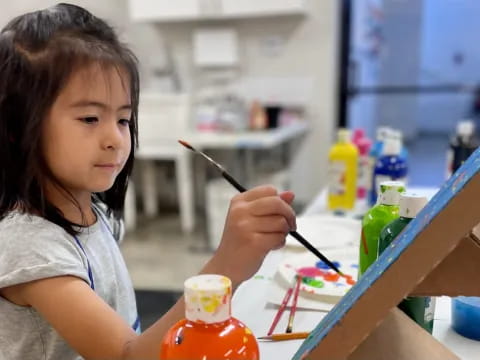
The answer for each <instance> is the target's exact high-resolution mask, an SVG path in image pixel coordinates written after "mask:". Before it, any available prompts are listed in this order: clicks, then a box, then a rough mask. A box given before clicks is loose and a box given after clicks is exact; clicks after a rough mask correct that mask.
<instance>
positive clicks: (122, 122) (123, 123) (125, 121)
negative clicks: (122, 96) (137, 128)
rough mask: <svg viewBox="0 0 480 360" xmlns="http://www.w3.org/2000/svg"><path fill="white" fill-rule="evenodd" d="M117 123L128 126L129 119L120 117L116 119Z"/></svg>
mask: <svg viewBox="0 0 480 360" xmlns="http://www.w3.org/2000/svg"><path fill="white" fill-rule="evenodd" d="M118 123H119V124H120V125H123V126H128V125H130V120H129V119H120V120H118Z"/></svg>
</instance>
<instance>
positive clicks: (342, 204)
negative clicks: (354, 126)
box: [328, 129, 358, 210]
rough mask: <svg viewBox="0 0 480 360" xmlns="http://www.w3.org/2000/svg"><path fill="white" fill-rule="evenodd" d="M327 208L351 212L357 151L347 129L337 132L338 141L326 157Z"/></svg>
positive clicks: (355, 184) (355, 189) (353, 198)
mask: <svg viewBox="0 0 480 360" xmlns="http://www.w3.org/2000/svg"><path fill="white" fill-rule="evenodd" d="M328 160H329V164H328V165H329V169H328V208H329V209H330V210H351V209H353V207H354V206H355V199H356V195H357V167H358V150H357V148H356V147H355V145H354V144H352V143H351V141H350V132H349V131H348V130H347V129H339V130H338V141H337V143H336V144H334V145H333V146H332V148H331V149H330V153H329V155H328Z"/></svg>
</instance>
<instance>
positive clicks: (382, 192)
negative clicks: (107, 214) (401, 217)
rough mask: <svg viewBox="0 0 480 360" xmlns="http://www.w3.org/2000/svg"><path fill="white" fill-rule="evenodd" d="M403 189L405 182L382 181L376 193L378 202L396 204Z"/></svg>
mask: <svg viewBox="0 0 480 360" xmlns="http://www.w3.org/2000/svg"><path fill="white" fill-rule="evenodd" d="M405 190H406V189H405V184H404V183H403V182H402V181H383V182H381V183H380V189H379V193H378V198H379V203H380V204H383V205H398V204H399V203H400V195H402V194H403V193H404V192H405Z"/></svg>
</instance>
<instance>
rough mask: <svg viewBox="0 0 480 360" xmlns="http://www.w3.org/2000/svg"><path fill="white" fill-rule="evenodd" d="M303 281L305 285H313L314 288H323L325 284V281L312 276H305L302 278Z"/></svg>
mask: <svg viewBox="0 0 480 360" xmlns="http://www.w3.org/2000/svg"><path fill="white" fill-rule="evenodd" d="M302 281H303V283H304V284H305V285H308V286H311V287H314V288H317V289H321V288H323V287H324V286H325V284H324V283H323V281H320V280H317V279H315V278H311V277H304V278H303V279H302Z"/></svg>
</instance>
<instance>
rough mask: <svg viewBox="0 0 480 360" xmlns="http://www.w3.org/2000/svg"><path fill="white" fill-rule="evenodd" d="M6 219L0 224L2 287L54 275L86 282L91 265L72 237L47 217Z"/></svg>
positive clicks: (0, 273) (0, 275)
mask: <svg viewBox="0 0 480 360" xmlns="http://www.w3.org/2000/svg"><path fill="white" fill-rule="evenodd" d="M26 217H27V216H23V215H18V216H17V218H20V219H18V220H17V221H15V220H13V219H15V218H13V219H7V220H6V219H4V220H3V221H2V224H1V226H0V288H4V287H7V286H12V285H17V284H22V283H26V282H30V281H34V280H39V279H44V278H50V277H55V276H66V275H70V276H76V277H79V278H81V279H83V280H85V281H86V282H87V283H88V282H89V279H88V270H87V269H88V267H87V264H86V260H85V258H84V257H83V256H82V254H81V253H80V251H81V250H80V249H79V248H78V247H77V245H76V244H75V239H74V238H73V236H71V235H69V234H68V233H67V232H65V231H64V230H63V229H62V228H60V227H58V226H57V225H55V224H52V223H49V222H48V221H46V220H43V219H38V220H33V221H22V218H26Z"/></svg>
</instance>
